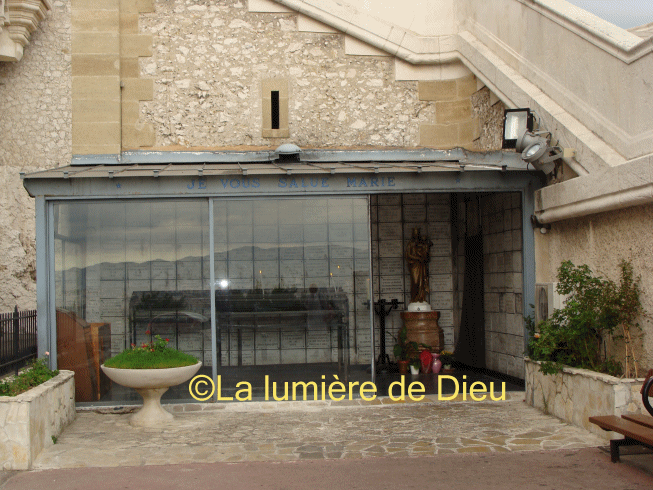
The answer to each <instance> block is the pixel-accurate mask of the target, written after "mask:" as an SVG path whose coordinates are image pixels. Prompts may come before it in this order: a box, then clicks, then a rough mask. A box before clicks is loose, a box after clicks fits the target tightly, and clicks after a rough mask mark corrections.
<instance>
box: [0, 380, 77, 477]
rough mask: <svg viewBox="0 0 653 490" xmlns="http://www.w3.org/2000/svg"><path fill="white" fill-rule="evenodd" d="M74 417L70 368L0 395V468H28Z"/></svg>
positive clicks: (73, 397) (72, 384)
mask: <svg viewBox="0 0 653 490" xmlns="http://www.w3.org/2000/svg"><path fill="white" fill-rule="evenodd" d="M74 419H75V380H74V373H73V372H72V371H61V372H60V373H59V374H58V375H57V376H55V377H54V378H52V379H50V380H48V381H46V382H45V383H43V384H40V385H39V386H36V387H34V388H32V389H31V390H29V391H26V392H25V393H22V394H20V395H18V396H15V397H9V396H3V397H0V441H2V444H0V470H29V469H30V468H31V467H32V463H33V461H34V460H35V459H36V457H37V456H38V455H39V453H40V452H41V451H42V450H43V449H44V448H45V447H47V446H50V445H51V444H53V442H52V436H55V437H56V436H58V435H59V434H61V432H62V431H63V429H65V428H66V426H67V425H68V424H70V423H71V422H72V421H73V420H74Z"/></svg>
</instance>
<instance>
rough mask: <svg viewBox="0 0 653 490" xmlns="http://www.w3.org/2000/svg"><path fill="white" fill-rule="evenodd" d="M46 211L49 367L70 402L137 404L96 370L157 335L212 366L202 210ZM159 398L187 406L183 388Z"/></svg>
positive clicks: (192, 203) (84, 205) (114, 207)
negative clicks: (51, 257)
mask: <svg viewBox="0 0 653 490" xmlns="http://www.w3.org/2000/svg"><path fill="white" fill-rule="evenodd" d="M53 206H54V221H55V222H54V230H55V232H54V240H55V297H56V301H55V303H56V322H57V363H58V367H59V369H71V370H74V371H75V373H76V375H75V385H76V399H77V401H78V402H98V401H99V402H103V401H107V402H110V401H128V400H130V399H133V400H135V401H138V400H139V397H138V395H136V394H135V393H134V391H133V390H129V389H124V388H122V387H120V386H119V385H115V384H114V385H113V386H111V384H110V382H109V381H108V380H107V379H106V378H105V377H104V375H103V373H101V371H100V369H99V365H100V364H101V363H102V361H103V360H104V359H105V358H107V357H110V356H112V355H115V354H117V353H119V352H121V351H122V350H124V349H126V348H129V347H130V346H131V345H132V344H138V345H140V344H141V343H143V342H150V341H151V340H152V339H153V338H154V336H156V335H160V336H161V337H162V338H165V339H169V344H170V345H171V346H173V347H176V348H179V349H180V350H183V351H185V352H188V353H190V354H193V355H195V356H196V357H198V358H199V359H200V360H201V361H202V362H203V363H204V365H205V366H211V364H212V359H211V332H210V315H211V308H210V281H209V273H210V266H209V249H208V246H209V240H208V239H209V223H208V202H207V201H206V200H184V201H163V200H159V201H151V200H147V201H146V200H143V201H124V202H115V201H114V202H66V203H55V204H54V205H53ZM209 372H210V368H209ZM164 397H165V398H167V399H190V395H189V393H188V389H187V388H186V387H184V386H180V387H177V388H176V389H172V390H170V391H169V392H168V393H166V394H165V395H164Z"/></svg>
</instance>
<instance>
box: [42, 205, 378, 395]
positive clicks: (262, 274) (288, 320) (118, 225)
mask: <svg viewBox="0 0 653 490" xmlns="http://www.w3.org/2000/svg"><path fill="white" fill-rule="evenodd" d="M368 207H369V206H368V200H367V198H365V197H362V198H361V197H356V198H338V197H312V198H302V199H285V198H274V197H269V198H261V199H250V200H238V199H233V198H230V199H224V200H223V199H214V200H205V199H202V200H195V199H184V200H182V199H180V200H154V199H148V200H146V199H143V200H131V201H128V200H126V201H110V200H107V201H102V202H100V201H74V202H71V201H67V202H56V203H53V204H52V210H53V213H52V215H53V221H54V222H53V223H52V225H53V229H54V257H53V262H54V276H55V305H54V307H55V308H56V329H57V362H58V367H59V368H60V369H71V370H73V371H75V373H76V376H75V384H76V399H77V401H78V402H88V403H104V402H106V403H107V404H109V403H115V402H119V403H123V402H129V401H134V402H139V401H140V397H139V396H138V395H137V394H136V393H135V392H134V391H133V390H130V389H126V388H122V387H121V386H119V385H116V384H113V385H111V384H110V382H109V381H108V380H107V379H106V377H104V375H103V373H102V372H101V370H100V368H99V366H100V364H101V363H102V362H103V360H104V359H106V358H108V357H110V356H113V355H115V354H117V353H119V352H121V351H123V350H124V349H127V348H130V346H131V345H132V344H136V345H140V344H142V343H144V342H145V343H147V342H150V341H151V340H152V339H153V338H154V337H155V336H156V335H160V336H161V337H162V338H165V339H169V342H170V345H171V346H173V347H177V348H179V349H180V350H183V351H185V352H188V353H190V354H193V355H195V356H196V357H198V358H199V359H200V360H201V361H202V362H203V363H204V366H203V368H202V372H201V373H202V374H207V375H211V374H212V370H213V368H215V369H216V371H217V374H218V375H220V377H221V395H222V396H225V397H226V396H233V395H234V393H235V391H237V390H238V389H239V388H238V387H237V386H236V385H237V384H238V383H239V382H241V381H247V382H249V383H250V384H251V385H252V397H251V398H252V399H261V398H264V396H265V385H264V381H265V375H269V378H270V383H272V382H277V384H278V385H279V386H283V383H284V382H286V381H291V382H292V381H297V382H305V383H307V382H310V381H315V382H317V383H318V384H319V383H320V382H321V381H322V380H323V379H322V376H325V377H327V376H329V377H330V378H329V379H330V380H331V381H332V380H333V379H334V378H333V375H338V376H339V379H340V380H342V381H345V382H346V380H347V379H349V380H352V381H363V380H369V379H370V372H369V371H370V370H369V367H370V364H371V362H372V342H371V324H370V319H371V314H370V310H369V298H370V249H369V248H370V247H369V243H370V242H369V210H368ZM209 211H211V213H212V214H213V221H212V223H211V222H209V214H210V213H209ZM211 227H212V228H213V235H212V236H211ZM210 241H213V250H211V248H210ZM211 254H213V255H211ZM211 261H212V262H213V265H214V268H213V270H211ZM212 275H213V284H212V283H211V276H212ZM212 289H213V290H214V291H215V294H214V295H213V296H212V293H211V291H212ZM212 302H214V304H215V310H212V305H211V303H212ZM212 311H213V313H212ZM212 321H213V322H214V323H215V326H216V330H215V334H214V336H212V334H211V333H212V332H211V325H212ZM212 339H215V344H214V343H213V340H212ZM213 350H215V360H214V356H213V355H212V351H213ZM214 364H215V366H214ZM312 395H313V393H311V392H307V393H303V392H298V393H296V396H297V398H298V399H301V398H303V397H304V396H306V397H312ZM270 396H272V394H271V393H270ZM277 399H285V398H284V396H283V389H280V390H278V393H277ZM287 399H292V395H291V394H289V396H288V398H287ZM165 400H168V401H170V400H187V401H193V398H191V395H190V393H189V392H188V387H187V386H186V385H180V386H178V387H176V388H173V389H171V390H169V391H168V392H167V393H166V394H165V395H164V401H165Z"/></svg>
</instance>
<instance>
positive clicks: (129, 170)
mask: <svg viewBox="0 0 653 490" xmlns="http://www.w3.org/2000/svg"><path fill="white" fill-rule="evenodd" d="M265 156H267V159H264V157H265ZM102 162H104V163H102ZM525 170H533V169H532V168H529V167H528V163H527V162H524V161H523V160H522V159H521V155H519V154H516V153H514V152H503V151H497V152H471V151H467V150H463V149H455V150H428V149H422V150H385V151H380V150H379V151H376V150H372V151H367V150H360V151H352V150H303V151H302V152H301V153H300V154H299V155H297V158H296V159H295V160H294V161H287V160H284V159H280V158H279V155H277V154H275V153H274V152H267V153H266V152H127V153H125V154H123V155H122V157H121V163H107V162H106V161H105V160H102V159H100V158H98V157H96V156H90V157H76V158H75V159H74V162H73V164H72V165H68V166H66V167H58V168H54V169H50V170H45V171H41V172H35V173H30V174H28V175H23V174H21V176H22V177H23V178H24V179H93V178H109V179H111V178H133V177H153V178H158V177H189V176H190V177H192V176H200V177H202V176H205V177H207V176H232V175H237V176H263V175H271V176H273V175H316V174H317V175H320V174H321V175H328V174H353V173H356V174H361V173H363V174H374V173H378V174H381V173H418V174H419V173H430V172H452V171H453V172H463V171H499V172H511V171H525Z"/></svg>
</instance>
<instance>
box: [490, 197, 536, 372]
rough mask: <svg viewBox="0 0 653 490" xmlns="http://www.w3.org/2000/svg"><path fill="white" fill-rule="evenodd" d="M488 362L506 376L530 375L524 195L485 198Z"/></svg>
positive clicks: (492, 367) (491, 367)
mask: <svg viewBox="0 0 653 490" xmlns="http://www.w3.org/2000/svg"><path fill="white" fill-rule="evenodd" d="M481 219H482V222H483V225H482V227H483V274H484V304H485V358H486V363H487V367H488V368H489V369H492V370H494V371H498V372H500V373H506V374H509V375H510V376H515V377H517V378H523V376H524V366H523V362H522V361H523V358H524V350H525V349H524V347H525V346H524V317H523V275H522V274H523V253H522V212H521V195H520V194H519V193H517V192H513V193H501V194H494V195H492V196H488V197H484V198H481Z"/></svg>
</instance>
